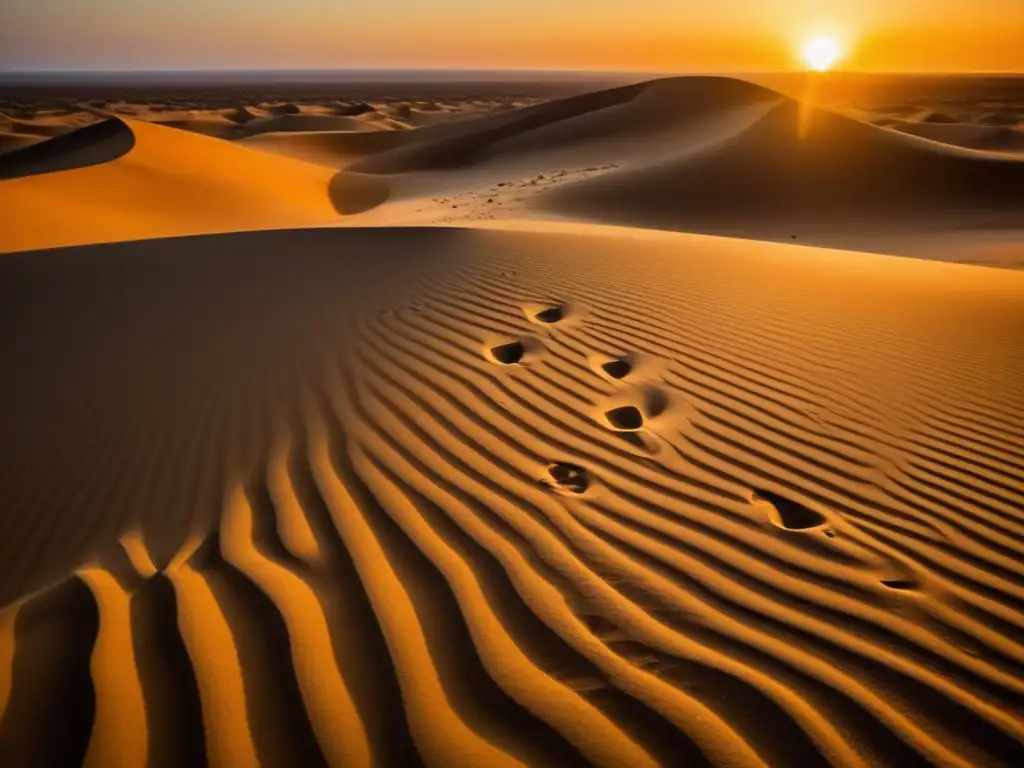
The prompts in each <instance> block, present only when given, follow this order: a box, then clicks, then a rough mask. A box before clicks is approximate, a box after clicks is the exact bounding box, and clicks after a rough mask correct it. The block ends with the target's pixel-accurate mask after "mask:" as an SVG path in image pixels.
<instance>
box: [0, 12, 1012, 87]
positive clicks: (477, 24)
mask: <svg viewBox="0 0 1024 768" xmlns="http://www.w3.org/2000/svg"><path fill="white" fill-rule="evenodd" d="M815 34H831V35H835V36H836V37H837V38H839V40H840V41H841V44H842V45H843V47H844V48H845V49H846V50H847V51H848V54H847V56H846V58H845V60H844V61H843V62H842V64H841V67H842V68H844V69H851V70H863V71H912V72H934V71H941V72H958V71H969V72H976V71H1000V72H1022V71H1024V0H817V1H813V0H569V1H568V2H556V0H500V1H499V0H430V1H429V2H428V1H427V0H372V1H371V0H366V1H365V2H358V0H177V2H175V3H164V2H158V1H157V0H3V2H2V3H0V70H4V71H10V70H37V69H50V70H54V69H56V70H62V69H84V70H119V69H124V70H135V71H145V70H155V69H278V68H281V69H289V68H297V69H335V68H338V69H358V68H389V69H401V68H432V69H435V68H436V69H569V70H601V71H642V72H729V71H734V72H735V71H740V72H751V71H772V70H789V69H795V68H799V67H800V66H801V62H800V60H799V57H798V55H797V51H798V50H799V46H800V44H801V41H802V40H804V39H806V38H808V37H810V36H813V35H815Z"/></svg>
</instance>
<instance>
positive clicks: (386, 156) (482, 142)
mask: <svg viewBox="0 0 1024 768" xmlns="http://www.w3.org/2000/svg"><path fill="white" fill-rule="evenodd" d="M781 98H782V97H781V96H779V95H778V94H776V93H774V92H772V91H769V90H767V89H765V88H762V87H760V86H757V85H753V84H751V83H747V82H744V81H742V80H736V79H733V78H722V77H685V78H668V79H665V80H654V81H651V82H647V83H641V84H638V85H630V86H625V87H622V88H614V89H610V90H606V91H597V92H595V93H587V94H583V95H580V96H573V97H570V98H567V99H561V100H558V101H552V102H548V103H545V104H538V105H536V106H532V107H524V108H521V109H516V110H513V111H511V112H505V113H500V114H495V115H489V116H487V117H482V118H479V119H476V120H466V121H462V122H456V123H450V124H444V125H437V126H429V127H425V128H419V129H417V130H415V131H413V132H411V135H412V136H413V137H415V140H414V141H412V142H411V143H410V144H409V145H407V146H403V147H399V148H397V149H394V150H392V151H390V152H386V153H382V154H379V155H375V156H372V157H369V158H366V159H365V160H362V161H360V162H359V163H357V164H355V165H353V166H352V170H357V171H363V172H367V173H382V174H391V173H406V172H410V171H424V170H443V169H454V168H463V167H465V166H467V165H472V164H474V163H480V162H485V161H488V160H493V161H503V162H508V161H510V160H514V159H517V158H522V157H524V156H527V157H529V156H531V155H534V154H536V153H549V152H557V153H558V154H559V155H560V156H561V157H562V158H566V159H567V158H570V157H571V158H574V159H576V160H579V159H581V158H582V157H591V158H593V159H604V160H607V159H609V152H622V151H624V150H625V151H627V153H628V155H629V156H633V155H635V154H637V153H638V152H639V153H640V154H642V155H643V154H650V153H655V154H656V153H661V152H664V151H666V150H669V149H671V148H672V147H673V144H674V145H676V147H678V144H679V142H680V140H681V139H682V140H684V141H685V139H686V138H687V137H685V136H683V137H681V136H680V135H679V129H680V127H682V126H685V125H688V124H690V123H692V122H694V121H699V120H702V119H704V118H706V117H708V116H709V115H714V114H715V113H719V112H735V111H738V110H750V109H751V108H763V107H765V106H766V105H769V104H771V103H773V102H775V101H777V100H779V99H781ZM652 139H653V140H655V143H653V144H650V143H645V141H650V140H652Z"/></svg>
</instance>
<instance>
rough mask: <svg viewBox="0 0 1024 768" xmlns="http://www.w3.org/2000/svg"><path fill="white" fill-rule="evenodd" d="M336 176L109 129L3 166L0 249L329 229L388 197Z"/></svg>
mask: <svg viewBox="0 0 1024 768" xmlns="http://www.w3.org/2000/svg"><path fill="white" fill-rule="evenodd" d="M132 141H134V144H133V145H131V144H130V142H132ZM129 147H130V148H129ZM118 155H120V156H118ZM104 161H105V162H104ZM96 163H99V164H96ZM82 165H91V167H75V166H82ZM68 168H71V170H66V169H68ZM52 171H56V172H52ZM44 172H45V173H44ZM26 174H38V175H31V176H27V175H26ZM11 176H21V178H10V177H11ZM334 176H335V172H334V171H332V170H331V169H329V168H323V167H320V166H317V165H312V164H309V163H303V162H299V161H297V160H292V159H287V158H281V157H274V156H272V155H269V154H266V153H263V152H256V151H254V150H250V149H246V148H244V147H242V146H239V145H233V144H229V143H227V142H223V141H219V140H217V139H212V138H208V137H204V136H199V135H195V134H193V133H188V132H185V131H176V130H172V129H170V128H166V127H161V126H158V125H153V124H151V123H145V122H138V121H125V122H121V121H110V122H108V123H101V124H98V125H96V126H92V127H89V128H85V129H80V130H79V131H76V132H74V133H72V134H68V135H66V136H64V137H61V138H59V139H54V140H52V141H50V142H46V143H44V144H39V145H36V146H34V147H29V148H27V149H23V150H21V151H19V152H16V153H12V154H9V155H6V156H4V157H3V158H2V159H0V178H7V179H8V180H7V181H3V182H0V208H2V210H3V211H4V215H5V218H6V219H7V222H6V224H5V227H4V234H3V238H2V240H0V251H18V250H26V249H31V248H53V247H58V246H64V245H74V244H79V243H86V242H109V241H115V240H133V239H139V238H150V237H161V236H167V235H171V234H198V233H203V232H225V231H233V230H239V229H270V228H276V227H281V226H309V225H315V224H325V223H328V222H331V221H336V220H337V219H338V217H339V212H340V211H352V210H365V207H366V205H367V204H368V203H367V201H368V200H370V199H381V198H382V197H383V196H386V186H387V185H386V183H385V182H383V181H381V180H379V179H370V180H367V181H366V183H365V184H360V182H359V177H358V176H355V177H353V178H351V179H348V180H338V181H337V182H335V183H334V184H332V183H331V182H332V179H333V178H334ZM363 187H366V189H365V190H363ZM382 190H384V191H382ZM367 194H369V197H367ZM339 195H340V196H339Z"/></svg>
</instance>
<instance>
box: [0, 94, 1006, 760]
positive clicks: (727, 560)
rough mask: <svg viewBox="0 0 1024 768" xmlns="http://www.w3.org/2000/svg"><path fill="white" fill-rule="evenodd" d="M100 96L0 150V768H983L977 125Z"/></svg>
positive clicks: (584, 101)
mask: <svg viewBox="0 0 1024 768" xmlns="http://www.w3.org/2000/svg"><path fill="white" fill-rule="evenodd" d="M114 95H116V94H113V95H107V96H105V97H104V99H103V100H100V99H99V98H95V99H93V98H91V97H90V99H89V100H90V101H91V102H97V103H96V104H95V105H89V110H94V111H83V109H82V108H81V107H80V105H78V103H77V102H72V103H69V104H67V105H65V104H64V103H63V102H61V103H54V102H55V101H56V100H54V99H51V101H50V102H48V103H47V104H46V106H45V109H44V108H42V107H40V108H38V109H37V108H33V107H32V105H31V104H20V103H19V104H17V105H8V106H7V107H6V112H4V114H5V115H6V117H3V118H2V119H0V130H3V131H4V134H3V135H4V136H6V137H12V136H13V137H25V136H32V137H34V140H37V141H36V143H34V144H32V145H31V146H23V147H22V148H15V149H12V151H9V152H5V153H4V154H3V155H2V156H0V211H2V215H3V224H2V226H0V352H2V355H0V359H2V363H3V373H2V375H0V435H2V439H0V563H3V567H0V766H2V768H8V766H11V767H12V768H23V767H24V768H37V767H39V766H47V767H48V766H76V765H85V766H88V767H90V768H93V767H95V768H108V766H116V767H118V768H120V767H122V766H123V767H124V768H145V767H146V766H168V767H173V768H179V767H180V766H188V767H191V766H200V767H201V766H210V767H211V768H239V767H240V768H255V766H264V767H266V768H277V767H280V768H289V767H291V766H303V767H305V766H317V767H319V766H331V767H332V768H363V767H365V768H371V767H376V768H380V767H383V768H409V767H415V766H423V767H424V768H484V767H486V768H490V767H492V766H510V767H512V766H515V767H522V766H531V767H532V766H538V767H545V768H563V767H567V766H599V767H600V768H655V767H656V766H662V767H663V768H676V767H677V766H703V767H705V768H711V767H713V768H768V767H772V768H828V767H831V768H876V766H886V767H891V768H897V767H899V768H902V767H903V766H942V767H943V768H980V767H981V766H984V767H985V768H989V767H992V768H1018V767H1019V766H1021V765H1024V718H1022V716H1021V715H1022V713H1024V709H1022V704H1024V633H1022V628H1024V581H1022V578H1021V566H1020V563H1021V561H1022V558H1024V271H1020V269H1019V268H1020V267H1024V216H1022V211H1024V159H1022V157H1021V156H1019V155H1014V154H1013V153H1012V151H1009V150H1006V149H1005V148H1004V150H1003V151H998V152H997V151H981V150H979V149H974V148H966V145H967V144H968V143H976V142H982V141H994V140H995V138H997V137H998V138H999V139H1000V141H1002V140H1004V139H1006V137H1007V136H1008V135H1011V134H1015V132H1016V129H1014V128H1013V127H1010V126H991V125H983V124H982V123H981V121H980V120H977V119H974V118H972V117H970V116H965V112H966V111H967V107H966V106H964V104H963V102H962V101H959V100H958V101H956V102H955V103H952V102H951V103H949V104H941V103H940V104H934V105H932V104H927V105H925V104H921V103H916V102H915V104H914V105H911V106H913V109H908V110H891V111H888V112H885V113H883V112H882V111H877V110H876V111H872V110H870V109H868V108H857V109H856V110H854V109H853V108H851V109H849V110H847V111H845V112H840V111H839V110H838V109H836V110H835V111H829V110H824V109H818V108H813V107H810V106H808V105H806V104H803V103H801V102H799V101H795V100H793V99H791V98H789V97H787V96H784V95H782V94H781V93H778V92H776V91H773V90H770V89H767V88H764V87H761V86H758V85H754V84H751V83H746V82H742V81H739V80H731V79H727V78H709V77H700V78H670V79H664V80H658V81H652V82H648V83H641V84H637V85H631V86H627V87H622V88H614V89H610V90H603V91H597V92H594V93H587V94H583V95H579V96H573V97H570V98H566V99H560V100H557V101H550V102H547V103H540V104H537V103H533V102H530V101H529V99H528V98H527V97H523V96H520V95H518V94H516V95H514V96H513V95H510V96H508V97H506V98H505V101H504V102H502V103H504V104H505V105H506V106H507V105H510V104H518V103H525V104H527V106H522V107H515V108H512V107H509V108H505V109H502V108H501V107H502V103H498V102H497V101H495V100H491V101H487V100H484V99H477V98H471V97H470V96H469V95H467V97H466V98H465V100H464V103H457V102H456V100H453V99H448V98H444V99H442V98H441V97H440V96H437V97H436V98H435V94H433V93H432V92H423V93H417V92H415V91H413V90H410V91H409V92H408V93H404V94H403V95H401V96H390V97H389V98H387V99H384V98H381V99H380V100H376V99H370V98H369V97H368V96H365V94H363V95H359V96H356V95H353V100H352V101H351V102H349V103H342V102H340V101H338V96H337V95H329V97H327V96H325V97H324V98H323V99H320V100H319V101H317V102H316V103H313V100H312V99H306V100H304V99H302V98H299V97H298V95H297V94H294V93H290V92H268V93H265V94H263V93H259V94H257V93H254V89H253V88H252V87H251V86H247V87H246V90H245V97H244V98H243V95H242V94H241V93H240V92H230V93H229V92H218V93H213V94H211V95H209V96H207V97H203V98H198V97H185V96H178V95H175V96H174V98H173V99H170V98H169V99H167V100H165V101H163V102H160V103H150V102H151V101H152V102H155V100H152V99H151V100H143V99H139V100H138V101H129V100H125V99H121V98H120V97H119V98H118V99H116V100H115V99H114ZM364 96H365V98H366V99H367V100H366V101H363V98H364ZM293 97H294V98H293ZM83 98H85V97H83ZM204 99H205V101H204ZM521 99H522V100H523V101H520V100H521ZM984 101H985V103H984V104H977V105H974V106H973V107H971V108H972V109H973V110H974V112H973V113H972V114H975V115H981V114H983V112H992V111H993V110H999V111H1008V110H1010V109H1011V108H1012V104H1010V100H1009V99H1004V100H1003V101H998V100H996V99H994V97H993V96H992V95H991V94H990V93H987V94H986V95H985V98H984ZM1004 102H1005V104H1004ZM3 103H5V102H0V104H3ZM360 105H362V106H360ZM164 107H166V109H164ZM364 107H366V108H364ZM926 107H927V109H928V110H929V111H931V112H943V113H948V114H949V115H950V116H951V118H953V119H955V121H954V122H946V121H935V120H931V121H929V122H913V123H911V122H909V121H908V120H906V119H904V118H908V117H912V116H915V115H917V116H919V115H920V113H921V112H922V111H924V110H925V108H926ZM933 107H934V109H933ZM339 112H347V113H348V114H339ZM128 113H131V114H133V115H135V117H129V116H128ZM117 114H121V115H123V117H110V115H117ZM882 114H887V115H888V116H889V117H888V118H887V119H888V120H891V121H892V123H891V127H883V126H880V125H875V124H872V122H874V121H877V120H879V119H880V118H879V115H882ZM852 115H855V116H856V117H854V116H852ZM896 115H899V116H900V117H899V118H897V117H896ZM161 123H164V124H161ZM26 124H32V125H37V126H50V127H51V128H54V130H53V133H54V135H53V137H51V138H45V137H44V136H43V135H42V134H41V133H38V132H37V133H33V134H29V133H23V132H22V130H23V128H24V126H25V125H26ZM61 127H63V129H64V130H59V131H58V130H56V128H61ZM37 130H39V129H37ZM46 130H50V129H49V128H47V129H46ZM910 131H915V132H921V133H922V135H921V136H915V135H910ZM1004 131H1009V134H1006V133H1004ZM204 134H205V135H204ZM954 140H955V141H954ZM5 141H7V142H10V143H11V144H13V145H14V146H15V147H16V146H17V145H18V143H19V142H23V143H25V144H28V141H27V140H24V139H23V138H22V139H18V138H15V139H13V140H12V139H9V138H8V139H5ZM958 143H959V144H963V145H965V146H954V144H958ZM3 146H4V145H3V144H2V143H0V149H2V148H3ZM609 224H614V225H616V226H608V225H609ZM659 229H660V230H676V231H657V230H659ZM702 232H703V233H709V232H710V233H715V234H718V235H728V237H713V236H707V234H698V233H702ZM794 239H795V240H796V241H797V242H796V243H794V242H793V240H794ZM765 240H782V241H785V242H781V243H780V242H763V241H765ZM807 243H817V244H821V243H828V244H830V245H836V246H841V247H843V248H844V249H846V250H835V249H831V248H821V247H807V245H806V244H807ZM858 249H860V250H867V249H872V250H878V251H881V252H882V253H868V252H857V251H858ZM883 254H899V255H914V256H919V257H924V258H901V257H899V256H898V255H883ZM943 260H946V261H961V262H967V263H943ZM980 265H992V266H1000V267H1009V269H992V268H988V266H980ZM1014 267H1016V268H1017V269H1016V270H1015V269H1013V268H1014Z"/></svg>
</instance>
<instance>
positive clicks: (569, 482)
mask: <svg viewBox="0 0 1024 768" xmlns="http://www.w3.org/2000/svg"><path fill="white" fill-rule="evenodd" d="M548 474H549V475H550V477H547V478H544V479H543V480H542V481H541V482H542V483H543V484H544V485H546V486H548V487H549V488H551V489H552V490H553V491H555V492H556V493H563V494H572V495H577V496H578V495H579V494H581V493H584V492H585V491H586V490H587V489H588V488H589V487H590V483H591V480H590V473H589V472H587V470H586V469H584V468H583V467H581V466H579V465H577V464H569V463H566V462H557V463H555V464H549V465H548Z"/></svg>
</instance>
